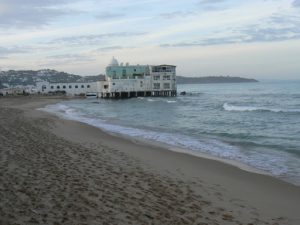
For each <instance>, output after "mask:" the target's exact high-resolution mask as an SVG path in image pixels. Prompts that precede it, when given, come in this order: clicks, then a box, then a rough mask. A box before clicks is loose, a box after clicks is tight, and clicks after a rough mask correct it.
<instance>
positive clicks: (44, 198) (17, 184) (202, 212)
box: [0, 97, 300, 225]
mask: <svg viewBox="0 0 300 225" xmlns="http://www.w3.org/2000/svg"><path fill="white" fill-rule="evenodd" d="M60 100H61V99H56V98H47V97H20V98H0V225H10V224H22V225H23V224H25V225H31V224H70V225H76V224H89V225H92V224H248V225H250V224H280V225H281V224H294V225H297V224H300V188H299V187H297V186H295V185H292V184H289V183H286V182H283V181H280V180H277V179H275V178H272V177H269V176H266V175H260V174H255V173H250V172H246V171H243V170H241V169H239V168H236V167H234V166H231V165H228V164H225V163H222V162H218V161H214V160H210V159H204V158H199V157H195V156H191V155H187V154H183V153H176V152H172V151H169V150H166V149H164V148H160V147H157V146H152V145H149V144H143V143H140V142H135V141H133V140H128V139H124V138H121V137H116V136H112V135H109V134H107V133H104V132H102V131H101V130H99V129H97V128H94V127H91V126H88V125H85V124H82V123H78V122H74V121H67V120H63V119H61V118H58V117H56V116H53V115H50V114H47V113H45V112H41V111H38V110H35V108H39V107H42V106H44V105H46V104H51V103H55V102H58V101H60Z"/></svg>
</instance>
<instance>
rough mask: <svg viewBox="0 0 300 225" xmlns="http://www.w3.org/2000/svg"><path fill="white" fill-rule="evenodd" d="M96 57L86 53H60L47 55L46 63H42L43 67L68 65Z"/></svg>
mask: <svg viewBox="0 0 300 225" xmlns="http://www.w3.org/2000/svg"><path fill="white" fill-rule="evenodd" d="M95 60H96V59H95V58H93V57H92V56H90V55H86V54H60V55H51V56H47V57H46V59H43V61H45V62H44V63H42V64H40V65H39V66H41V67H49V66H57V65H68V64H78V63H86V62H93V61H95Z"/></svg>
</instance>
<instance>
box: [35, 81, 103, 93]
mask: <svg viewBox="0 0 300 225" xmlns="http://www.w3.org/2000/svg"><path fill="white" fill-rule="evenodd" d="M76 87H77V88H76ZM101 89H102V88H101V84H100V83H99V81H98V82H89V83H49V82H44V81H43V82H37V90H38V92H40V93H49V92H55V91H65V92H66V94H67V95H79V94H86V93H88V92H100V91H101Z"/></svg>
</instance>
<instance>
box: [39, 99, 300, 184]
mask: <svg viewBox="0 0 300 225" xmlns="http://www.w3.org/2000/svg"><path fill="white" fill-rule="evenodd" d="M63 101H64V100H63ZM63 101H61V102H63ZM57 103H60V102H56V103H55V104H57ZM50 105H52V104H50ZM46 106H48V105H44V106H43V107H44V108H37V109H36V110H41V111H43V112H46V113H49V114H51V115H55V116H57V117H59V118H61V119H64V120H70V121H74V122H79V123H83V124H86V125H88V126H92V127H95V128H97V129H99V130H100V131H102V132H104V133H107V134H108V135H111V136H113V137H116V138H124V139H127V140H129V141H132V142H133V143H139V144H141V145H146V146H147V145H150V146H152V147H158V148H162V149H164V150H166V151H172V152H177V153H182V154H187V155H191V156H194V157H199V158H204V159H209V160H214V161H217V162H220V163H224V164H227V165H231V166H234V167H236V168H237V169H240V170H244V171H247V172H250V173H255V174H260V175H265V176H269V177H272V178H275V179H278V180H280V181H284V182H287V183H289V184H292V185H295V186H297V187H300V181H295V180H291V179H289V178H286V179H284V178H280V177H277V176H275V175H273V174H272V173H271V172H268V171H265V170H262V169H258V168H255V167H254V166H251V165H249V164H246V163H244V162H242V161H237V160H234V159H226V158H222V157H218V156H214V155H210V154H209V153H203V152H197V151H194V150H191V149H186V148H183V147H179V146H175V145H171V144H167V143H164V142H159V141H154V140H150V139H146V138H143V137H139V138H137V137H133V136H130V135H127V134H122V133H117V132H112V131H109V130H106V129H104V128H102V127H100V126H96V125H92V124H89V123H86V122H83V121H80V120H76V119H71V118H67V117H65V115H64V114H63V113H61V114H58V113H56V112H51V111H47V110H46V109H45V107H46Z"/></svg>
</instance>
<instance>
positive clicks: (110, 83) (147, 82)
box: [37, 58, 177, 98]
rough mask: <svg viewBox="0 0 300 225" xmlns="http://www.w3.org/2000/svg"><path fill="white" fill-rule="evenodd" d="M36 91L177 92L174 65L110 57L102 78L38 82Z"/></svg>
mask: <svg viewBox="0 0 300 225" xmlns="http://www.w3.org/2000/svg"><path fill="white" fill-rule="evenodd" d="M37 90H38V92H39V93H57V92H60V93H61V92H63V93H66V94H67V95H96V96H98V97H102V98H126V97H138V96H176V95H177V85H176V66H173V65H165V64H163V65H155V66H153V65H129V63H126V64H123V63H120V64H119V63H118V61H117V60H116V59H115V58H113V59H112V60H111V63H110V64H109V65H108V66H107V67H106V76H105V80H104V81H97V82H88V83H86V82H85V83H50V82H46V81H42V82H38V83H37Z"/></svg>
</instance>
